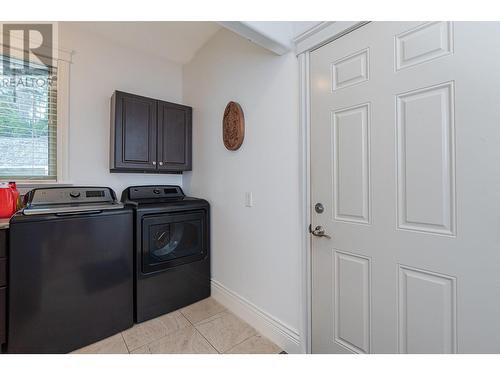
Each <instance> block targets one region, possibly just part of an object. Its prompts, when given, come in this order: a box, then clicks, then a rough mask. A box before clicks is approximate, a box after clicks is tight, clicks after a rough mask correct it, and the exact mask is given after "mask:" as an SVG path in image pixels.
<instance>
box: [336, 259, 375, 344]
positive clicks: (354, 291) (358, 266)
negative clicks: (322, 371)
mask: <svg viewBox="0 0 500 375" xmlns="http://www.w3.org/2000/svg"><path fill="white" fill-rule="evenodd" d="M334 263H335V268H334V273H335V282H334V284H333V286H334V306H335V311H334V314H333V315H334V319H335V322H334V331H335V342H337V343H338V344H339V345H342V346H345V347H346V348H347V349H349V350H351V351H353V352H356V353H369V352H370V315H371V314H370V310H371V307H370V299H371V293H370V259H369V258H366V257H361V256H358V255H354V254H347V253H343V252H340V251H335V254H334Z"/></svg>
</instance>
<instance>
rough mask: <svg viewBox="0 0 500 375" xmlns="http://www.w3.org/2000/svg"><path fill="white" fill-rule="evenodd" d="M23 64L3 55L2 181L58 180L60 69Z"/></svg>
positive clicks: (0, 87) (0, 79) (0, 114)
mask: <svg viewBox="0 0 500 375" xmlns="http://www.w3.org/2000/svg"><path fill="white" fill-rule="evenodd" d="M23 63H24V62H23V61H22V60H18V59H14V58H12V57H6V56H1V55H0V72H1V74H0V180H56V178H57V67H55V66H51V67H47V66H45V65H33V63H31V64H30V68H29V69H23V67H24V65H23ZM7 64H8V65H7ZM6 66H8V67H7V68H6ZM34 68H36V69H34Z"/></svg>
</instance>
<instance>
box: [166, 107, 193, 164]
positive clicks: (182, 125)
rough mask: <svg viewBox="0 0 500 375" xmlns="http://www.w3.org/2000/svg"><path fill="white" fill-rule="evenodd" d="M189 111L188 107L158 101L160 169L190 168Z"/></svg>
mask: <svg viewBox="0 0 500 375" xmlns="http://www.w3.org/2000/svg"><path fill="white" fill-rule="evenodd" d="M191 112H192V109H191V108H190V107H186V106H183V105H179V104H174V103H168V102H162V101H159V102H158V114H159V116H158V140H159V150H158V151H159V152H158V156H159V169H160V170H172V171H186V170H191V132H192V129H191V116H192V114H191Z"/></svg>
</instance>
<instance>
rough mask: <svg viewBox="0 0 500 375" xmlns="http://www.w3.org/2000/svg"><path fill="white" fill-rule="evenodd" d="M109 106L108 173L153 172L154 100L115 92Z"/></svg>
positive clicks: (154, 149) (154, 142) (154, 163)
mask: <svg viewBox="0 0 500 375" xmlns="http://www.w3.org/2000/svg"><path fill="white" fill-rule="evenodd" d="M112 104H113V105H112V115H113V117H112V118H114V124H113V126H114V129H112V130H114V132H115V133H116V135H115V134H113V133H112V138H111V141H112V142H114V143H113V147H112V152H113V153H114V155H113V158H112V165H111V169H112V170H120V169H122V170H134V169H140V170H156V128H157V124H156V100H154V99H150V98H146V97H142V96H138V95H133V94H128V93H124V92H120V91H117V92H115V94H114V95H113V98H112ZM113 107H114V110H113ZM113 159H114V164H113Z"/></svg>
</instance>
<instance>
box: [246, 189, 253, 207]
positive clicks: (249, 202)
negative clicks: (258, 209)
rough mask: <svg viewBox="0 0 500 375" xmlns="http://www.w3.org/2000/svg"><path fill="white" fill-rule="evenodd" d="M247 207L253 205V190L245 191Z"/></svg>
mask: <svg viewBox="0 0 500 375" xmlns="http://www.w3.org/2000/svg"><path fill="white" fill-rule="evenodd" d="M245 207H253V194H252V192H251V191H247V192H246V193H245Z"/></svg>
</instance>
